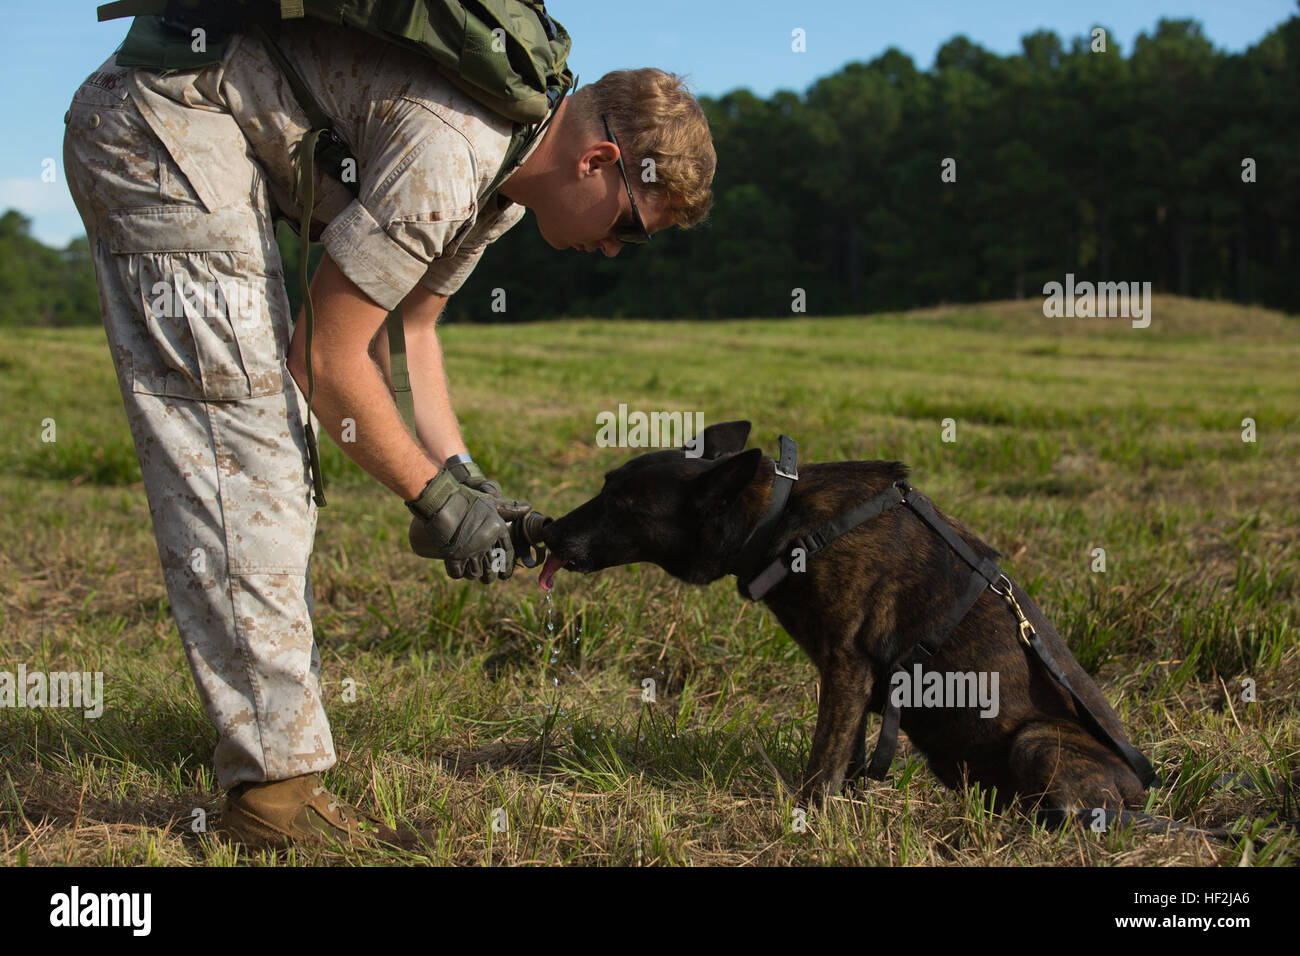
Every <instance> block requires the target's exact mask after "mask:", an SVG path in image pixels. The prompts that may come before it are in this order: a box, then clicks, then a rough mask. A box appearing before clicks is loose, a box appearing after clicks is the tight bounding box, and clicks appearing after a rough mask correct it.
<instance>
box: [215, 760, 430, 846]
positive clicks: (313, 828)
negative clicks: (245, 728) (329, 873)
mask: <svg viewBox="0 0 1300 956" xmlns="http://www.w3.org/2000/svg"><path fill="white" fill-rule="evenodd" d="M218 832H220V833H221V834H222V835H224V836H225V837H227V838H229V839H231V840H235V841H237V842H239V843H242V844H244V845H245V846H247V847H250V848H253V849H263V848H278V847H285V846H290V845H293V844H297V845H306V846H327V845H330V844H332V843H341V844H343V845H344V846H357V845H374V844H379V843H387V844H390V845H392V846H397V847H401V848H403V849H420V848H421V847H422V845H423V844H424V843H425V842H427V841H428V840H429V839H430V834H429V833H427V832H416V831H414V830H407V831H402V832H398V831H397V830H393V829H392V828H390V827H387V826H385V825H384V823H383V821H382V820H380V819H379V818H378V817H375V816H372V815H370V814H368V813H364V812H362V811H361V810H358V809H357V808H356V807H354V806H351V805H350V804H346V803H344V802H343V801H342V800H340V799H339V798H338V797H336V796H334V795H333V794H332V793H330V792H329V791H328V790H326V789H325V787H324V785H323V784H322V783H321V780H320V777H319V776H317V775H316V774H314V773H309V774H306V775H304V776H301V777H291V778H290V779H288V780H275V781H272V782H270V783H241V784H238V785H237V786H235V787H233V788H232V789H231V790H230V791H228V792H227V794H226V805H225V810H224V812H223V813H222V814H221V823H220V826H219V828H218Z"/></svg>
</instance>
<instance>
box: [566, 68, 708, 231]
mask: <svg viewBox="0 0 1300 956" xmlns="http://www.w3.org/2000/svg"><path fill="white" fill-rule="evenodd" d="M566 109H567V110H570V111H572V112H573V114H575V115H576V116H577V117H578V118H579V120H580V121H581V122H582V124H583V125H584V126H585V127H586V129H587V130H588V131H589V132H590V133H591V134H592V135H593V136H597V137H599V138H600V139H604V138H605V128H604V126H603V124H602V123H601V121H600V115H601V114H602V113H604V114H605V115H606V116H607V117H608V118H609V123H610V127H611V128H612V129H613V131H614V135H615V136H616V137H618V144H619V147H620V149H621V150H622V152H623V162H624V164H625V165H626V166H627V175H628V179H629V180H632V181H633V182H634V183H635V182H636V181H638V180H639V181H640V188H641V189H644V190H646V191H648V192H651V193H667V195H668V198H669V203H670V204H671V206H672V208H673V209H674V211H675V218H676V223H677V225H679V226H681V227H682V228H684V229H687V228H690V227H691V226H694V225H698V224H699V223H700V222H702V221H703V220H704V217H705V216H706V215H707V214H708V212H709V207H710V206H712V205H713V190H712V189H711V184H712V182H713V174H714V171H715V170H716V169H717V165H718V156H717V153H715V152H714V150H713V137H712V136H711V135H710V134H709V121H708V119H707V118H706V117H705V115H704V110H702V109H701V108H700V104H699V103H698V102H697V101H696V99H695V97H694V96H692V95H691V92H690V90H689V89H687V87H686V83H685V81H684V80H683V79H682V77H680V76H678V75H677V74H675V73H665V72H664V71H663V70H656V69H653V68H650V67H647V68H645V69H640V70H614V71H613V72H610V73H606V74H605V75H604V76H602V77H601V78H600V79H599V80H597V81H596V82H595V83H589V84H588V85H586V86H584V87H582V88H581V89H579V90H576V91H575V92H574V93H573V94H572V95H571V97H570V98H569V103H568V106H567V107H566ZM646 158H649V159H652V160H654V166H653V170H654V176H653V179H650V180H649V181H647V177H646V175H645V174H644V173H643V170H644V169H646V168H647V167H644V166H643V165H642V164H643V161H644V160H645V159H646Z"/></svg>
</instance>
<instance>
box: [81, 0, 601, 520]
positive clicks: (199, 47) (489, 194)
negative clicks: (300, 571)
mask: <svg viewBox="0 0 1300 956" xmlns="http://www.w3.org/2000/svg"><path fill="white" fill-rule="evenodd" d="M98 14H99V19H100V21H101V22H102V21H104V20H115V19H118V18H119V17H135V21H134V22H133V23H132V24H131V28H130V30H129V31H128V32H127V35H126V39H125V40H124V41H123V42H122V46H121V47H120V48H119V50H118V53H117V65H118V66H127V67H138V68H141V69H149V70H195V69H201V68H202V67H205V66H209V65H211V64H213V63H219V62H221V59H222V57H223V56H224V55H225V52H226V48H227V45H228V44H229V42H230V37H231V35H232V34H234V33H237V32H249V33H253V34H255V35H257V36H259V37H261V39H262V40H263V41H264V42H265V43H266V46H267V49H268V51H269V52H270V53H271V55H272V57H273V58H274V59H275V61H276V63H277V64H278V65H279V67H280V69H281V71H282V72H283V73H284V75H285V79H286V80H287V81H288V83H289V86H290V88H291V89H292V90H293V93H294V96H295V98H296V99H297V100H298V104H299V105H300V106H301V107H302V109H303V112H305V113H306V114H307V119H308V123H309V126H310V129H309V131H308V133H307V135H306V136H304V137H303V140H302V142H301V143H300V144H299V146H298V149H297V150H296V152H295V154H294V171H295V177H294V178H295V182H294V200H295V202H297V203H298V205H299V207H300V208H301V209H302V219H301V221H300V222H299V229H298V235H299V237H300V240H301V241H300V243H299V248H300V251H301V259H300V262H299V278H300V281H301V282H302V293H303V319H304V322H305V324H306V329H305V331H306V342H305V344H306V352H307V404H308V412H307V416H308V418H307V450H308V456H309V458H310V460H311V469H312V485H313V490H314V497H315V500H316V504H317V506H319V507H324V506H325V481H324V477H323V476H322V474H321V468H320V455H319V452H318V450H317V447H316V438H315V432H314V429H313V427H312V421H311V410H310V406H311V400H312V398H313V396H314V393H315V388H316V379H315V374H314V370H313V369H312V364H311V339H312V322H313V310H312V302H311V292H310V291H309V289H308V284H307V271H308V256H309V255H310V252H311V237H310V234H311V219H312V210H313V208H314V206H315V195H314V193H315V189H314V186H315V166H316V164H317V163H320V164H321V168H322V169H324V170H325V171H327V172H329V173H330V174H331V175H332V176H334V178H336V179H338V180H339V181H340V182H342V183H343V184H344V185H345V186H346V187H348V189H350V190H351V192H352V194H353V195H354V196H355V195H356V194H357V192H358V188H359V187H358V184H357V182H356V177H355V176H353V177H344V176H342V175H341V174H340V171H341V170H342V168H343V164H344V162H345V160H347V159H348V158H349V157H350V150H349V149H348V146H347V143H345V142H344V141H343V139H342V138H341V137H340V136H339V135H338V133H337V132H336V131H335V130H334V124H333V121H332V120H331V119H330V118H329V116H328V115H327V114H326V113H325V111H324V110H323V109H321V107H320V105H319V104H318V103H317V102H316V100H315V98H314V97H313V96H312V95H311V93H310V91H309V90H308V89H307V86H306V84H305V83H304V82H303V81H302V78H301V77H300V76H299V75H298V71H297V70H296V69H295V68H294V67H293V64H292V63H290V62H289V59H288V58H287V57H286V56H285V55H284V53H283V52H282V51H281V50H280V48H279V45H278V44H277V43H276V42H275V39H274V37H275V34H276V33H277V32H278V27H279V24H280V22H281V21H283V20H291V19H300V18H304V17H306V18H310V19H315V20H320V21H323V22H325V23H331V24H335V25H338V26H344V27H348V28H351V29H355V30H359V31H361V32H362V33H366V34H369V35H370V36H374V37H378V38H379V39H382V40H385V41H387V42H389V43H392V44H394V45H396V46H400V47H403V48H405V49H408V50H412V51H414V52H416V53H419V54H420V55H422V56H425V57H427V58H428V59H429V60H430V61H431V64H432V65H433V66H434V67H435V68H436V69H437V70H438V71H439V72H440V73H441V74H442V75H443V76H445V77H446V78H447V79H448V80H450V81H451V82H452V83H454V84H455V85H456V86H457V87H458V88H459V89H461V90H462V91H463V92H464V93H466V94H468V95H469V96H471V97H473V98H474V99H475V100H477V101H478V102H480V103H482V104H483V105H484V106H486V107H488V108H489V109H491V110H492V111H493V112H495V113H497V114H499V115H501V116H504V117H505V118H507V119H509V120H511V121H512V122H513V123H514V124H515V127H514V132H513V135H512V136H511V140H510V146H509V148H508V149H507V151H506V156H505V159H504V161H503V162H502V164H501V168H500V170H499V171H498V172H497V175H496V177H495V178H494V179H493V181H492V183H491V184H490V185H489V186H488V188H487V189H486V190H484V192H483V194H482V195H481V196H480V197H479V206H480V208H482V206H483V205H484V204H485V203H487V202H488V201H489V200H491V199H493V198H494V197H495V195H496V190H497V187H498V186H500V184H501V183H502V181H503V180H504V179H505V178H506V177H507V176H508V175H509V174H510V173H511V172H513V171H514V169H515V167H516V166H517V165H518V163H519V159H520V157H522V156H523V155H524V153H525V152H526V151H527V149H528V147H529V146H530V145H532V143H533V142H534V140H536V139H537V137H539V136H541V134H542V132H543V131H544V130H545V128H546V126H547V125H548V124H549V123H550V121H551V119H553V118H554V115H555V113H554V111H555V109H556V108H557V107H558V105H559V103H560V101H561V100H562V99H563V98H564V95H565V94H566V93H567V92H569V90H571V89H572V88H573V85H574V83H575V80H574V76H573V73H572V71H570V70H569V68H568V66H567V63H566V61H567V59H568V56H569V50H570V47H571V41H570V39H569V34H568V33H567V32H566V31H565V29H564V27H562V26H561V25H560V24H559V23H557V22H556V21H554V20H552V19H551V18H550V16H549V15H547V13H546V6H545V3H544V0H475V2H474V3H473V4H472V5H468V6H467V5H463V4H461V3H459V2H456V0H405V2H395V0H116V2H113V3H107V4H104V5H103V6H101V7H99V10H98ZM196 28H202V31H203V33H202V42H201V43H200V42H198V40H197V36H196V34H195V33H194V30H195V29H196ZM386 325H387V329H388V344H389V351H390V374H391V378H392V383H393V392H394V396H393V397H394V400H395V401H396V403H397V406H398V408H399V410H400V411H401V413H402V417H403V418H404V419H405V420H406V423H407V426H408V427H409V428H410V429H411V432H412V434H414V433H415V405H414V401H413V399H412V396H411V384H410V376H409V375H408V374H407V366H406V347H405V340H404V335H403V329H402V312H401V308H400V307H398V308H396V309H394V310H393V311H392V312H390V313H389V315H388V318H387V320H386Z"/></svg>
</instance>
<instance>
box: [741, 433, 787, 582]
mask: <svg viewBox="0 0 1300 956" xmlns="http://www.w3.org/2000/svg"><path fill="white" fill-rule="evenodd" d="M780 441H781V455H780V458H778V459H777V460H776V461H772V459H770V458H769V459H768V461H772V467H773V468H774V469H775V473H774V474H773V475H772V494H771V497H769V498H768V501H767V510H766V511H764V512H763V517H762V518H760V519H759V521H758V524H756V525H754V530H753V531H751V532H750V533H749V535H748V537H746V538H745V543H744V544H742V545H741V546H740V550H739V552H737V554H736V559H735V561H734V562H732V566H731V570H730V571H729V572H728V573H729V574H734V575H736V577H737V578H739V579H740V580H741V581H743V580H745V578H747V577H749V576H750V574H751V573H752V571H753V569H754V567H756V566H757V565H758V564H759V562H760V561H761V560H762V559H763V556H764V555H765V554H767V551H768V548H769V546H770V545H771V543H772V535H773V534H774V533H775V531H776V523H777V522H778V521H780V520H781V514H782V512H784V511H785V504H786V502H787V501H789V500H790V489H791V488H793V487H794V483H795V482H796V481H798V480H799V445H798V444H797V443H796V442H795V440H794V439H793V438H791V437H790V436H789V435H782V436H781V439H780ZM753 600H758V599H757V598H753Z"/></svg>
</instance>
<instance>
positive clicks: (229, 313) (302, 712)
mask: <svg viewBox="0 0 1300 956" xmlns="http://www.w3.org/2000/svg"><path fill="white" fill-rule="evenodd" d="M134 73H135V71H133V70H129V69H122V68H119V67H117V66H115V65H114V64H113V62H112V58H111V57H110V59H109V60H108V61H107V62H105V64H104V65H103V66H102V67H100V69H99V70H98V71H96V72H95V73H94V74H92V75H91V76H90V78H89V79H87V81H86V82H85V83H84V84H83V85H82V86H81V88H80V89H79V90H78V91H77V93H76V94H75V96H74V98H73V102H72V107H71V109H70V110H69V111H68V114H67V116H66V118H65V122H66V124H67V129H66V133H65V136H64V154H63V161H64V169H65V170H66V174H67V180H68V186H69V188H70V189H71V191H72V195H73V198H74V200H75V201H76V204H77V209H78V211H79V212H80V213H81V218H82V220H83V221H84V222H85V226H86V232H87V236H88V239H89V242H90V246H91V249H92V251H93V255H94V263H95V274H96V278H97V282H98V285H99V297H100V308H101V311H102V314H103V321H104V328H105V330H106V331H107V334H108V342H109V346H110V348H111V350H112V354H113V360H114V363H115V366H116V370H117V378H118V384H119V387H120V389H121V393H122V400H123V403H124V404H125V407H126V415H127V420H128V422H129V424H130V428H131V435H132V437H133V439H134V441H135V448H136V452H137V454H138V455H139V458H140V466H141V469H142V471H143V475H144V485H145V491H146V493H147V496H148V500H149V512H150V515H151V516H152V519H153V527H154V535H155V538H156V540H157V543H158V555H159V560H160V562H161V564H162V570H163V576H164V578H165V580H166V584H167V596H168V598H169V599H170V601H171V606H172V612H173V614H174V615H175V618H176V625H177V628H178V629H179V631H180V636H181V641H182V643H183V645H184V648H185V653H186V656H187V658H188V660H189V664H190V668H191V670H192V672H193V674H194V679H195V682H196V683H197V685H198V689H199V694H200V696H201V697H202V700H203V704H204V707H205V708H206V710H207V713H208V715H209V717H210V718H211V719H212V721H213V722H214V723H215V724H216V727H217V732H218V737H219V739H218V743H217V747H216V753H215V756H214V761H215V768H216V776H217V780H218V782H219V783H220V784H221V786H222V787H225V788H230V787H233V786H234V785H235V784H238V783H241V782H244V781H252V782H260V781H267V780H280V779H284V778H286V777H292V776H296V775H299V774H305V773H312V772H316V771H320V770H325V769H327V768H329V767H331V766H333V765H334V763H335V755H334V744H333V740H332V737H331V735H330V728H329V723H328V721H327V720H326V717H325V709H324V706H323V703H322V700H323V694H322V691H321V683H320V654H319V651H318V650H317V647H316V642H315V639H314V636H313V633H312V622H311V614H312V593H311V580H310V559H311V549H312V542H313V539H314V537H315V533H316V506H315V504H314V503H313V502H312V499H311V480H310V472H309V465H308V463H307V452H306V432H305V422H306V420H307V403H306V401H305V399H304V397H303V395H302V393H301V392H300V391H299V390H298V388H297V386H296V384H295V383H294V381H293V379H292V377H291V376H290V375H289V373H288V370H287V368H286V365H285V360H286V356H287V353H288V344H289V338H290V334H291V331H292V329H291V322H292V319H291V316H290V312H289V303H288V299H287V297H286V295H285V289H284V276H283V271H282V267H281V262H280V255H279V251H278V249H277V247H276V244H275V233H274V222H273V221H272V210H271V206H270V201H269V199H268V196H267V189H266V184H265V174H264V172H263V170H262V169H261V167H260V166H259V165H258V163H257V162H256V161H255V160H254V159H253V157H252V155H251V153H250V152H249V148H248V145H247V142H246V140H245V137H244V134H243V133H242V132H241V130H240V128H239V127H238V126H237V125H236V123H235V122H234V120H233V119H232V117H231V116H230V112H229V110H228V109H227V108H226V107H225V104H223V103H222V102H220V97H219V95H215V96H214V98H205V97H202V96H199V95H197V94H196V93H194V91H193V90H191V91H190V93H188V94H187V98H188V100H189V101H187V102H179V101H174V100H170V99H167V98H165V97H162V96H159V95H158V94H156V93H152V94H150V93H141V92H140V87H139V86H138V85H137V84H135V83H133V75H134Z"/></svg>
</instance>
